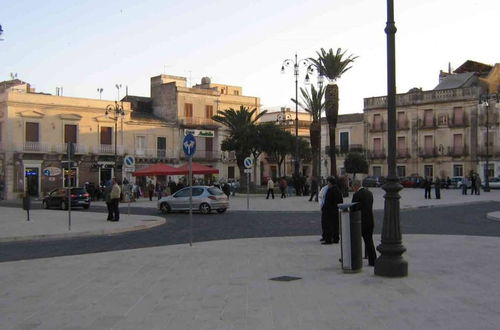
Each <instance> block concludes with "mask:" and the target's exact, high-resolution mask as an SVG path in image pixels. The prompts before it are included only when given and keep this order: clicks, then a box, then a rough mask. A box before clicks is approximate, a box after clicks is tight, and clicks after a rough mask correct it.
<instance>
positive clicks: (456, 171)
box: [453, 164, 464, 176]
mask: <svg viewBox="0 0 500 330" xmlns="http://www.w3.org/2000/svg"><path fill="white" fill-rule="evenodd" d="M463 175H464V166H463V165H462V164H460V165H456V164H455V165H453V176H463Z"/></svg>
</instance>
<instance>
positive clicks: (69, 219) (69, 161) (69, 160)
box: [68, 142, 73, 231]
mask: <svg viewBox="0 0 500 330" xmlns="http://www.w3.org/2000/svg"><path fill="white" fill-rule="evenodd" d="M72 147H73V145H72V143H71V142H70V143H68V231H71V153H72Z"/></svg>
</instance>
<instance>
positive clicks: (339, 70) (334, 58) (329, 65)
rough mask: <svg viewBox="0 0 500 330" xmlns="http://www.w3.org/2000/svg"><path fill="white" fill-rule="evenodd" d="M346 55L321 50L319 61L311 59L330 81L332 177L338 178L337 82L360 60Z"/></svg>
mask: <svg viewBox="0 0 500 330" xmlns="http://www.w3.org/2000/svg"><path fill="white" fill-rule="evenodd" d="M345 53H346V52H342V50H341V49H340V48H339V49H337V52H336V53H333V50H332V49H331V48H330V50H329V51H328V52H327V51H326V50H325V49H323V48H321V51H319V52H316V54H317V55H318V59H314V58H310V59H309V60H310V61H311V62H312V63H313V66H315V67H316V69H317V70H318V72H319V73H320V74H321V75H323V76H325V77H326V78H327V79H328V85H327V86H326V89H325V113H326V120H327V122H328V135H329V136H330V175H333V176H337V157H336V154H335V129H336V128H337V119H338V116H339V88H338V86H337V84H336V83H335V82H336V81H337V79H339V78H340V77H341V76H342V74H344V73H345V72H346V71H347V70H349V69H350V68H351V66H350V64H351V63H352V62H354V60H355V59H357V58H358V57H357V56H353V55H349V56H348V57H347V58H344V55H345Z"/></svg>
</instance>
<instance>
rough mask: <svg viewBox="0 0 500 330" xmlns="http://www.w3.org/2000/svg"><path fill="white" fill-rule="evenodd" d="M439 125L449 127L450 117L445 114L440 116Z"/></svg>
mask: <svg viewBox="0 0 500 330" xmlns="http://www.w3.org/2000/svg"><path fill="white" fill-rule="evenodd" d="M438 125H440V126H446V125H448V116H447V115H445V114H440V115H439V116H438Z"/></svg>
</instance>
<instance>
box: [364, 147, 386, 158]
mask: <svg viewBox="0 0 500 330" xmlns="http://www.w3.org/2000/svg"><path fill="white" fill-rule="evenodd" d="M367 156H368V158H370V159H385V158H386V157H387V156H386V154H385V149H381V150H369V151H368V152H367Z"/></svg>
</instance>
